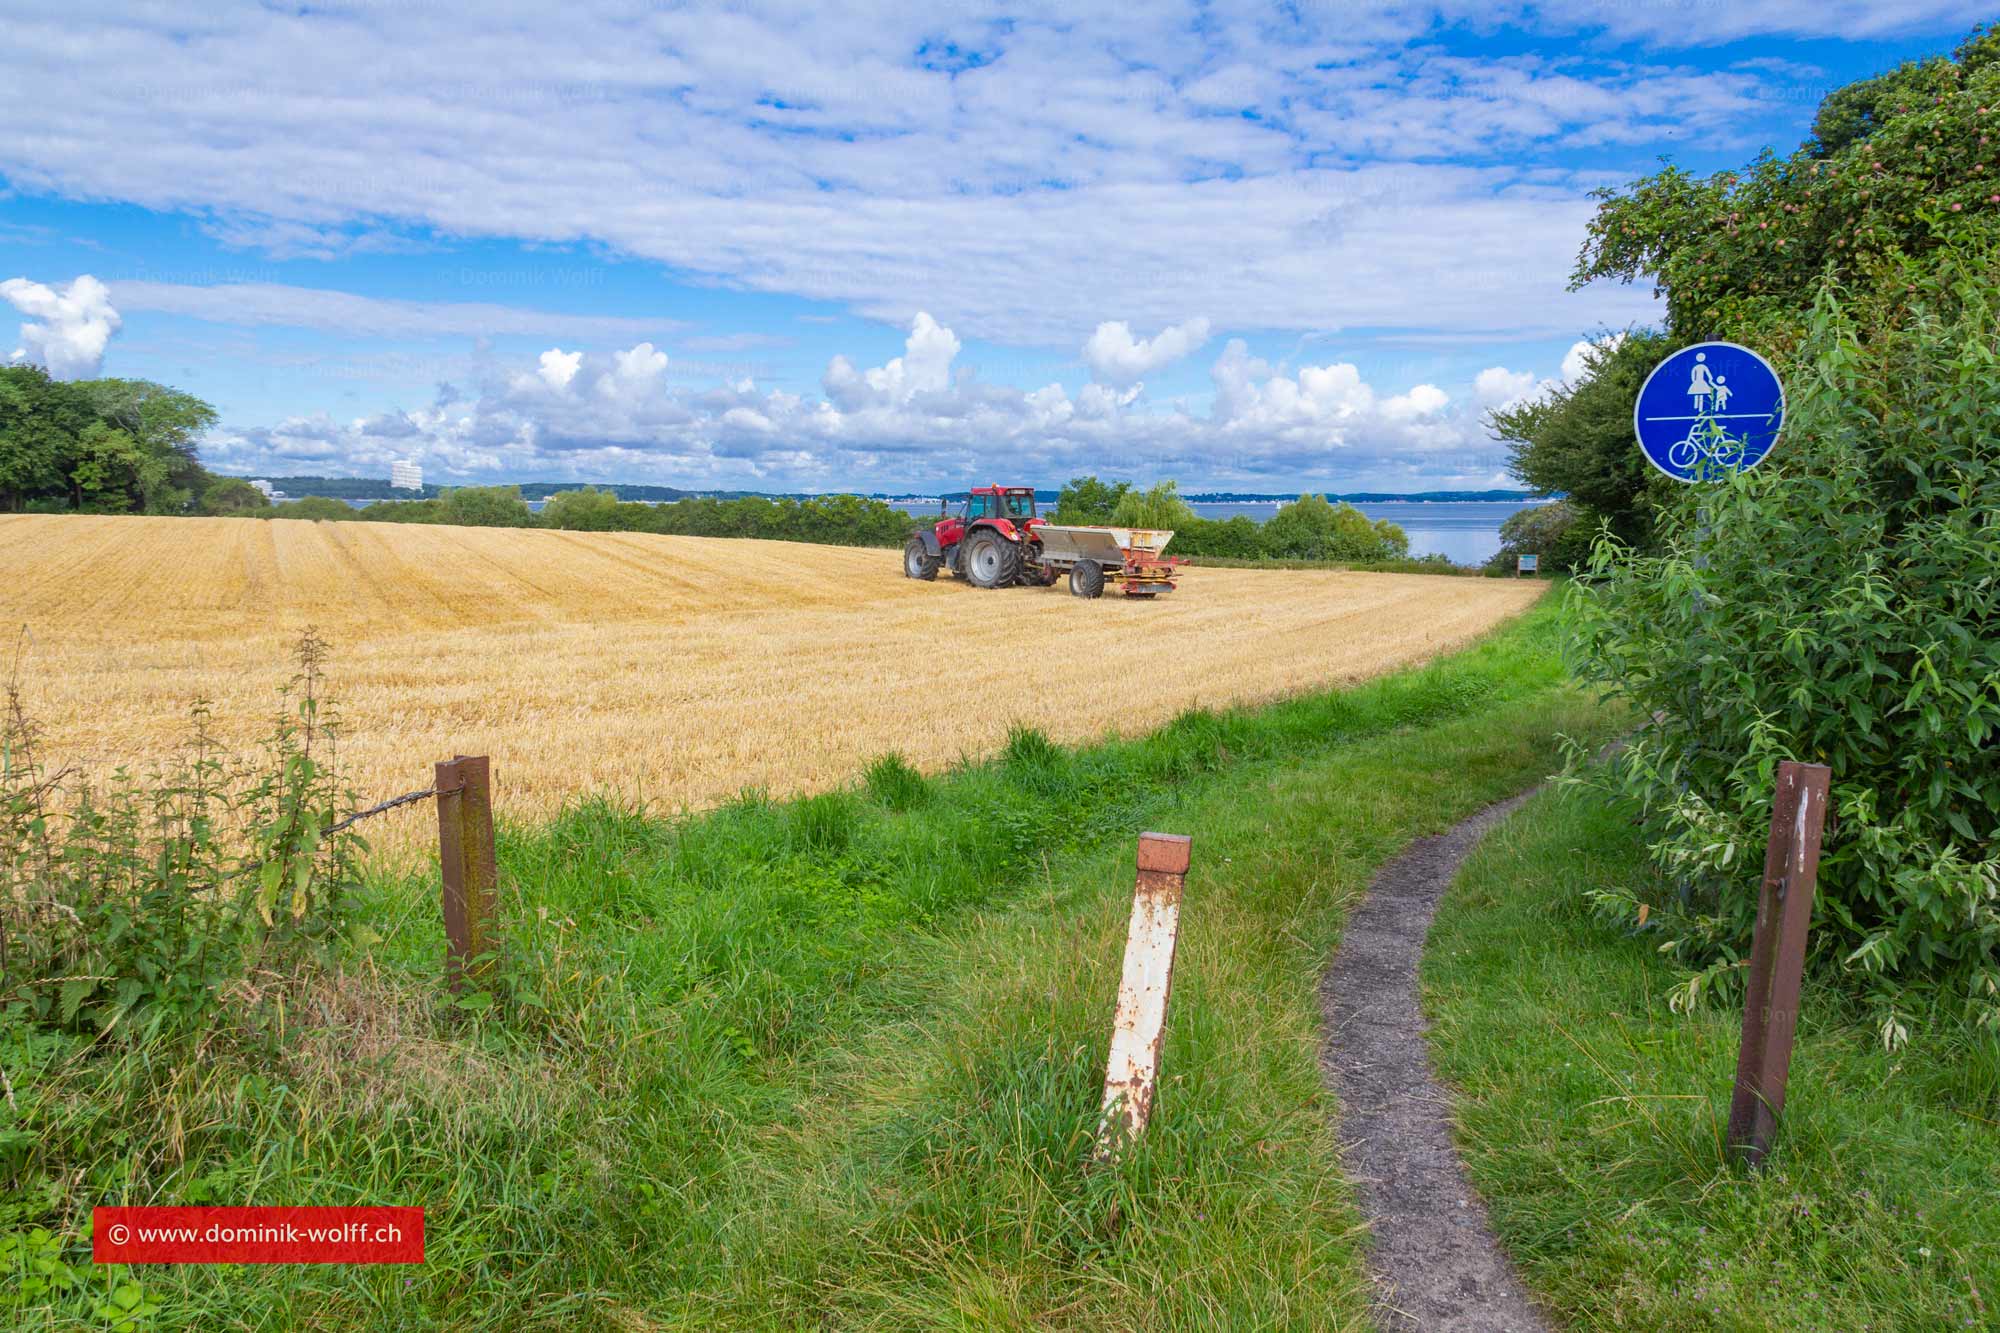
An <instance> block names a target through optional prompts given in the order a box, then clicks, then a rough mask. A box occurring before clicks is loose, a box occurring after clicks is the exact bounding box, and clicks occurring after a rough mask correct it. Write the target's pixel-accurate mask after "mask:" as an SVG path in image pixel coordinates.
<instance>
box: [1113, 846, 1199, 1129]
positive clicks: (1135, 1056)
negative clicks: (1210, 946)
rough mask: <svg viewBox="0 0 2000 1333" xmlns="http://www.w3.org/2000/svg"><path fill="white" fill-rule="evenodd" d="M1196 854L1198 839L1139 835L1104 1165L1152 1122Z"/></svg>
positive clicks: (1116, 1023)
mask: <svg viewBox="0 0 2000 1333" xmlns="http://www.w3.org/2000/svg"><path fill="white" fill-rule="evenodd" d="M1192 848H1193V840H1192V839H1189V838H1186V837H1182V836H1180V835H1179V834H1174V833H1141V834H1140V835H1139V881H1138V884H1137V885H1136V886H1135V887H1134V888H1133V891H1132V924H1131V926H1130V928H1129V929H1128V930H1127V931H1126V935H1125V972H1124V976H1123V978H1122V979H1121V980H1120V982H1119V984H1118V1012H1117V1016H1116V1019H1115V1023H1114V1026H1113V1028H1112V1031H1111V1058H1110V1060H1109V1061H1108V1062H1107V1063H1106V1065H1105V1070H1104V1114H1103V1118H1102V1119H1101V1120H1100V1121H1099V1122H1098V1126H1097V1160H1099V1161H1111V1160H1115V1159H1116V1158H1117V1156H1118V1151H1119V1149H1120V1148H1121V1147H1122V1146H1123V1145H1124V1144H1126V1143H1128V1142H1130V1141H1131V1140H1133V1139H1136V1138H1137V1137H1138V1136H1139V1135H1140V1134H1142V1133H1144V1132H1145V1129H1146V1123H1147V1121H1149V1120H1150V1119H1152V1115H1153V1095H1154V1091H1155V1089H1156V1088H1157V1086H1158V1083H1159V1075H1160V1044H1161V1042H1162V1040H1163V1039H1164V1038H1165V1036H1166V1030H1167V993H1168V990H1169V988H1170V987H1171V986H1172V984H1173V976H1174V944H1175V942H1176V940H1177V939H1178V937H1179V934H1180V924H1181V889H1182V886H1183V885H1184V884H1185V883H1186V879H1187V871H1188V865H1189V861H1190V859H1191V852H1192Z"/></svg>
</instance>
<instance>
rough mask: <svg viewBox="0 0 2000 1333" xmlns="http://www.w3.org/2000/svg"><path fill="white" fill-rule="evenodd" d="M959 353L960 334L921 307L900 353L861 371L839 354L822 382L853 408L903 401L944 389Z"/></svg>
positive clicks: (839, 400)
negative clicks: (882, 363) (884, 362)
mask: <svg viewBox="0 0 2000 1333" xmlns="http://www.w3.org/2000/svg"><path fill="white" fill-rule="evenodd" d="M958 353H959V342H958V335H957V334H955V333H953V332H952V331H951V330H950V329H948V328H945V327H944V326H943V325H941V324H939V323H938V322H937V321H936V320H935V319H933V318H931V316H930V315H929V314H928V313H926V312H924V311H921V310H919V311H918V312H917V317H916V318H915V319H914V320H912V321H911V322H910V336H909V338H908V339H907V340H906V341H905V342H904V344H903V354H902V355H901V356H899V357H894V358H892V359H891V360H890V361H889V362H888V363H887V364H886V365H881V366H876V367H875V368H873V369H872V370H865V371H860V372H857V371H856V370H855V369H854V366H853V364H852V363H851V362H849V361H848V359H847V358H846V357H844V356H836V357H834V358H833V360H832V361H831V362H830V363H829V364H828V365H827V368H826V374H825V376H824V377H823V378H822V380H821V386H822V387H823V388H824V389H825V390H826V394H827V397H829V398H831V399H833V400H834V401H835V402H836V403H838V404H839V405H840V406H842V407H844V408H846V409H848V410H850V411H851V410H854V409H855V408H858V407H861V406H864V405H867V404H871V403H881V404H897V405H900V404H904V403H908V402H909V401H910V400H911V399H912V398H914V397H916V396H917V395H918V394H920V393H941V392H943V391H944V389H945V388H946V387H947V386H948V385H949V384H950V382H951V363H952V362H953V361H955V360H956V359H957V358H958Z"/></svg>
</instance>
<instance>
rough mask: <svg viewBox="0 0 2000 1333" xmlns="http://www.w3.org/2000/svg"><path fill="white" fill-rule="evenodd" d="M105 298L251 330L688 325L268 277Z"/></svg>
mask: <svg viewBox="0 0 2000 1333" xmlns="http://www.w3.org/2000/svg"><path fill="white" fill-rule="evenodd" d="M440 276H442V277H443V278H444V279H445V280H447V281H454V280H455V281H458V282H461V283H463V284H465V285H466V286H470V287H478V286H481V285H485V284H488V283H495V282H500V281H506V282H509V283H511V284H513V285H515V286H524V287H525V286H534V285H536V284H537V283H539V282H543V281H547V282H550V283H557V282H559V281H561V280H563V279H562V278H561V276H560V275H549V274H543V273H538V272H537V271H536V270H535V269H534V268H532V267H524V268H521V269H517V270H510V271H507V272H504V273H502V272H494V271H491V270H487V269H475V268H471V267H469V266H461V267H457V268H453V267H450V266H445V267H443V268H442V269H441V272H440ZM111 297H112V299H113V300H114V301H115V302H116V303H117V305H118V307H119V308H120V309H121V310H126V311H133V310H145V311H154V312H158V313H160V314H167V315H184V316H187V317H189V318H192V319H200V320H208V321H212V322H214V323H219V324H236V325H242V326H245V327H251V328H257V327H279V328H290V329H319V330H322V331H324V332H328V333H345V334H350V335H352V336H355V337H372V338H425V337H446V336H452V335H460V334H462V335H466V336H470V337H481V338H493V337H499V336H501V335H504V334H523V335H530V336H532V335H536V334H541V335H546V336H550V337H557V338H574V339H577V340H579V341H582V340H586V339H588V340H601V339H617V338H644V337H660V336H662V335H665V334H670V333H673V332H675V331H677V330H680V329H684V328H686V327H687V325H686V324H685V323H683V322H682V321H680V320H673V319H637V318H632V317H629V316H624V315H578V314H563V313H556V312H552V311H543V310H530V309H524V308H522V307H519V306H507V305H495V304H490V303H487V302H483V301H405V300H396V299H391V298H385V297H378V296H360V295H357V294H355V293H353V292H342V291H331V290H328V289H326V288H323V287H293V286H287V285H285V284H283V283H275V282H221V283H211V284H205V285H197V284H191V283H176V282H152V281H144V280H120V281H116V282H113V283H112V284H111Z"/></svg>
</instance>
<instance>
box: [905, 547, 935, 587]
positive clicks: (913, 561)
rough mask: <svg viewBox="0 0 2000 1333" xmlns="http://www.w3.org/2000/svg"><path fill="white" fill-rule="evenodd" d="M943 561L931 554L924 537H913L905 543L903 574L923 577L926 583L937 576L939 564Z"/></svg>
mask: <svg viewBox="0 0 2000 1333" xmlns="http://www.w3.org/2000/svg"><path fill="white" fill-rule="evenodd" d="M941 563H942V562H941V561H940V560H939V559H938V558H937V557H936V556H934V555H932V554H931V552H930V548H929V547H928V546H925V545H924V539H923V538H922V537H912V538H910V540H909V541H907V542H905V543H904V544H903V576H904V577H905V578H912V579H922V580H924V581H925V582H926V583H928V582H929V581H930V580H932V579H934V578H936V577H937V572H938V565H939V564H941Z"/></svg>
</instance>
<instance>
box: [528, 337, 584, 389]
mask: <svg viewBox="0 0 2000 1333" xmlns="http://www.w3.org/2000/svg"><path fill="white" fill-rule="evenodd" d="M582 364H583V353H582V352H565V351H564V350H563V349H562V348H560V347H551V348H550V349H549V350H548V351H546V352H543V353H542V360H541V367H540V369H539V370H537V371H536V372H535V373H536V374H538V375H540V376H541V377H542V381H543V383H545V384H547V385H548V386H549V387H550V388H551V389H555V390H557V391H559V392H560V391H561V390H563V389H567V388H568V387H569V382H570V381H571V380H573V379H575V378H576V371H577V367H578V366H581V365H582Z"/></svg>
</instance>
